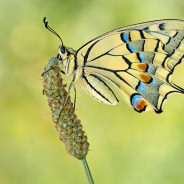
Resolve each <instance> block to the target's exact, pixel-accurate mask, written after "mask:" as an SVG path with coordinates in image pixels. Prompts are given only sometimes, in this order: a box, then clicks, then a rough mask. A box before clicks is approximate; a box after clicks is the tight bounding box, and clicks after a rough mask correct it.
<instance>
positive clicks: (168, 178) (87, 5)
mask: <svg viewBox="0 0 184 184" xmlns="http://www.w3.org/2000/svg"><path fill="white" fill-rule="evenodd" d="M44 16H47V20H48V21H49V24H50V26H52V27H53V28H54V29H55V30H56V31H57V32H58V33H59V34H60V36H61V37H62V38H63V41H64V44H65V45H67V46H69V47H70V46H71V47H73V48H74V49H78V48H79V47H80V46H82V45H83V44H85V43H86V42H88V41H89V40H91V39H93V38H94V37H96V36H98V35H100V34H102V33H104V32H107V31H110V30H112V29H115V28H119V27H123V26H126V25H131V24H135V23H141V22H145V21H150V20H157V19H166V18H167V19H168V18H172V19H184V1H183V0H170V1H168V0H162V1H160V0H152V1H150V0H139V1H137V0H113V1H107V0H90V1H87V0H60V1H59V0H55V1H43V0H26V1H24V0H16V1H13V0H6V1H5V0H0V22H1V28H0V94H1V95H0V183H1V184H33V183H34V184H38V183H39V184H42V183H43V184H50V183H53V184H73V183H77V184H78V183H79V184H85V183H87V180H86V177H85V174H84V172H83V167H82V164H81V163H80V162H79V161H78V160H76V159H74V158H73V157H71V156H69V155H68V154H67V152H66V150H65V148H64V145H63V143H62V142H60V140H59V137H58V134H57V132H56V130H55V127H54V123H53V122H52V120H51V114H50V109H49V107H48V105H47V100H46V97H45V96H43V95H42V89H43V87H42V85H43V82H42V77H41V76H40V75H41V73H42V72H43V68H44V66H45V65H46V64H47V63H48V60H49V59H50V58H51V57H53V56H56V55H57V48H58V46H59V45H60V41H59V39H58V38H57V37H55V36H54V35H53V34H51V33H50V32H48V30H46V29H45V28H44V25H43V23H42V19H43V17H44ZM183 68H184V64H183V65H180V66H178V67H177V69H176V70H175V71H176V72H175V75H174V79H173V80H174V81H175V82H176V83H177V84H179V85H180V86H182V87H184V80H183V78H184V72H183ZM68 82H69V81H68ZM119 98H120V97H119ZM183 110H184V96H182V95H177V96H172V97H171V98H170V99H169V100H168V102H167V104H166V105H165V112H164V113H162V114H159V115H158V114H154V113H152V112H149V113H145V114H138V113H136V112H135V111H133V110H132V109H130V107H128V106H127V105H126V104H125V103H124V102H123V101H120V103H119V105H117V106H115V107H110V106H106V105H103V104H100V103H98V102H96V101H93V100H92V99H91V98H90V97H89V96H87V95H86V94H85V93H83V92H82V91H81V90H80V86H78V90H77V115H78V117H79V118H80V119H81V120H82V122H83V126H84V129H85V132H86V133H87V135H88V139H89V142H90V151H89V154H88V156H87V160H88V163H89V165H90V168H91V172H92V174H93V177H94V180H95V181H96V183H98V184H99V183H100V184H112V183H118V184H119V183H120V184H155V183H157V184H183V183H184V113H183Z"/></svg>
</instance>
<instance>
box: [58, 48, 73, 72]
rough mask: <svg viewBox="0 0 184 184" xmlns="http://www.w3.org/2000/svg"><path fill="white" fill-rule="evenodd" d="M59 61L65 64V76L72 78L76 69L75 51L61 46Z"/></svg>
mask: <svg viewBox="0 0 184 184" xmlns="http://www.w3.org/2000/svg"><path fill="white" fill-rule="evenodd" d="M57 57H58V59H59V60H61V63H62V64H63V67H64V71H65V74H66V75H67V76H70V75H72V74H73V73H74V71H75V68H76V63H75V51H74V50H73V49H72V48H69V47H65V46H64V45H61V46H59V51H58V56H57Z"/></svg>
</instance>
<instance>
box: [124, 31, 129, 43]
mask: <svg viewBox="0 0 184 184" xmlns="http://www.w3.org/2000/svg"><path fill="white" fill-rule="evenodd" d="M123 41H124V42H127V41H128V35H127V34H126V33H123Z"/></svg>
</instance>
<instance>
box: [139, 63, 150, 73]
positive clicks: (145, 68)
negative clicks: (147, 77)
mask: <svg viewBox="0 0 184 184" xmlns="http://www.w3.org/2000/svg"><path fill="white" fill-rule="evenodd" d="M137 67H138V68H139V69H140V70H142V71H144V72H145V71H146V70H147V68H148V65H147V64H145V63H140V64H138V65H137Z"/></svg>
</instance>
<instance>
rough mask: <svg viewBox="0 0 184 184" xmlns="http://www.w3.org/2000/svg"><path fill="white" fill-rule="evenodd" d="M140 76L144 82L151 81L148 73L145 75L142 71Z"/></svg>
mask: <svg viewBox="0 0 184 184" xmlns="http://www.w3.org/2000/svg"><path fill="white" fill-rule="evenodd" d="M139 76H140V78H141V79H142V80H143V81H144V82H146V83H149V82H151V79H152V78H151V77H150V76H149V75H146V74H144V73H141V74H140V75H139Z"/></svg>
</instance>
